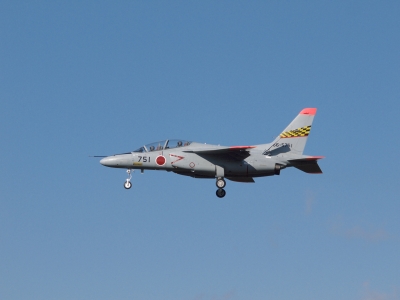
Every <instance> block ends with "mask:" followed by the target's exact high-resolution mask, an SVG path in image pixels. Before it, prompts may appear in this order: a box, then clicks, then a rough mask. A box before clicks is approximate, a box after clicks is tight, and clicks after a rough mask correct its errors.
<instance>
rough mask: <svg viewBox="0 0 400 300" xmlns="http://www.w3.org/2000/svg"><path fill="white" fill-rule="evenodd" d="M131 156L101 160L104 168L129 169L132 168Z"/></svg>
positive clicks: (114, 156) (110, 157) (116, 156)
mask: <svg viewBox="0 0 400 300" xmlns="http://www.w3.org/2000/svg"><path fill="white" fill-rule="evenodd" d="M129 162H130V160H129V155H113V156H107V157H104V158H103V159H101V160H100V163H101V164H102V165H103V166H106V167H111V168H127V167H129V166H130V163H129Z"/></svg>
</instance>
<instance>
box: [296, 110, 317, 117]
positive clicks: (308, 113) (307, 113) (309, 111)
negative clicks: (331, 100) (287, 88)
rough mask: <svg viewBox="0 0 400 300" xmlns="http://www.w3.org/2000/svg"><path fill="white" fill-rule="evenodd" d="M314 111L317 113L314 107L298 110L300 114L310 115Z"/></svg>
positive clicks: (312, 114)
mask: <svg viewBox="0 0 400 300" xmlns="http://www.w3.org/2000/svg"><path fill="white" fill-rule="evenodd" d="M316 113H317V109H316V108H305V109H303V110H302V111H301V112H300V114H301V115H311V116H314V115H315V114H316Z"/></svg>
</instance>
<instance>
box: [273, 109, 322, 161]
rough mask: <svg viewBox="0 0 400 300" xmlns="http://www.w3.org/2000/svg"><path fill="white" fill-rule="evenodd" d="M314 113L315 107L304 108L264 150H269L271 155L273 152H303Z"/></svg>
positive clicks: (315, 111)
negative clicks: (284, 149) (268, 147)
mask: <svg viewBox="0 0 400 300" xmlns="http://www.w3.org/2000/svg"><path fill="white" fill-rule="evenodd" d="M316 113H317V109H316V108H304V109H303V110H302V111H301V112H300V113H299V114H298V115H297V117H296V118H295V119H294V120H293V121H292V122H291V123H290V124H289V125H288V126H287V127H286V128H285V130H283V132H282V133H281V134H280V135H279V136H278V137H277V138H276V139H275V140H274V141H273V142H272V146H271V147H270V149H268V150H267V151H266V152H269V153H271V154H272V155H273V152H280V153H282V152H291V153H293V154H298V155H301V154H303V151H304V148H305V146H306V143H307V138H308V135H309V134H310V130H311V125H312V122H313V120H314V116H315V114H316ZM282 148H286V149H287V150H286V151H282V150H283V149H282ZM275 149H276V150H275ZM274 150H275V151H274Z"/></svg>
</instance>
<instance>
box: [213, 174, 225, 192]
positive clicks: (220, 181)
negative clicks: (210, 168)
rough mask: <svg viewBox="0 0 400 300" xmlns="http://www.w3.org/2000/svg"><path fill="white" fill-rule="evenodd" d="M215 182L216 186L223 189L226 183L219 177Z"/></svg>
mask: <svg viewBox="0 0 400 300" xmlns="http://www.w3.org/2000/svg"><path fill="white" fill-rule="evenodd" d="M215 184H216V185H217V188H220V189H223V188H224V187H225V185H226V182H225V180H224V179H222V178H221V177H220V178H218V179H217V182H216V183H215Z"/></svg>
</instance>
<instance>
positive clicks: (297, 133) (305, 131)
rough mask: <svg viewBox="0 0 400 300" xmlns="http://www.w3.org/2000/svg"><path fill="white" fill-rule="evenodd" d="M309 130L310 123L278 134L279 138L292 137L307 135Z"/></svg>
mask: <svg viewBox="0 0 400 300" xmlns="http://www.w3.org/2000/svg"><path fill="white" fill-rule="evenodd" d="M310 130H311V125H309V126H305V127H301V128H297V129H294V130H290V131H286V132H282V133H281V134H280V137H281V138H293V137H303V136H308V135H309V134H310Z"/></svg>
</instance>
